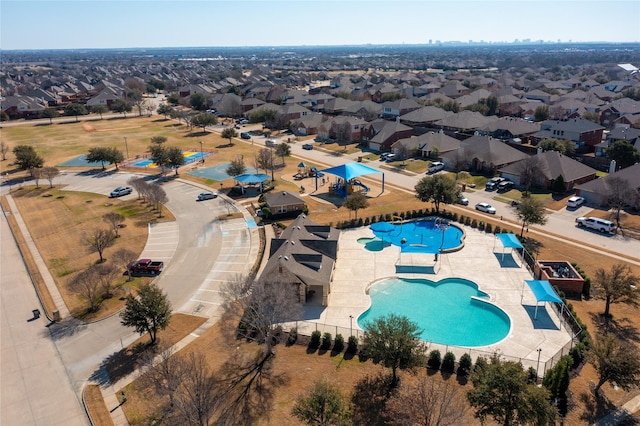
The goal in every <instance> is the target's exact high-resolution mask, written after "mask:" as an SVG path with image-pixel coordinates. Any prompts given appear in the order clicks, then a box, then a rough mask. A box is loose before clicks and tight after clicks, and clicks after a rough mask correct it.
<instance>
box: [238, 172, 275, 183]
mask: <svg viewBox="0 0 640 426" xmlns="http://www.w3.org/2000/svg"><path fill="white" fill-rule="evenodd" d="M233 179H234V180H236V181H238V182H240V183H260V182H264V181H266V180H269V179H271V176H269V175H265V174H264V173H255V174H247V175H240V176H236V177H234V178H233Z"/></svg>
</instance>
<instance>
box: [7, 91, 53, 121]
mask: <svg viewBox="0 0 640 426" xmlns="http://www.w3.org/2000/svg"><path fill="white" fill-rule="evenodd" d="M0 105H1V108H2V111H4V112H5V113H6V114H7V115H8V116H9V117H10V118H11V119H15V118H39V117H40V114H41V113H42V111H44V110H45V109H46V106H45V104H44V103H43V102H42V100H41V99H40V98H32V97H30V96H21V95H15V96H7V97H6V98H2V101H0Z"/></svg>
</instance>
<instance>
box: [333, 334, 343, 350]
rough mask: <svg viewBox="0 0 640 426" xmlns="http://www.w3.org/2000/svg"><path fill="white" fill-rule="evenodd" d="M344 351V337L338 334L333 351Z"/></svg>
mask: <svg viewBox="0 0 640 426" xmlns="http://www.w3.org/2000/svg"><path fill="white" fill-rule="evenodd" d="M343 350H344V337H342V334H336V338H335V340H334V341H333V351H334V352H338V353H339V352H342V351H343Z"/></svg>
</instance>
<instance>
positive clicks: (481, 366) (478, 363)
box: [473, 356, 489, 371]
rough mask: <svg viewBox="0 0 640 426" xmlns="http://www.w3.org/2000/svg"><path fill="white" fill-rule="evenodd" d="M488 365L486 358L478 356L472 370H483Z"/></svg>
mask: <svg viewBox="0 0 640 426" xmlns="http://www.w3.org/2000/svg"><path fill="white" fill-rule="evenodd" d="M488 365H489V364H488V363H487V360H486V359H484V358H483V357H481V356H479V357H478V358H476V365H474V367H473V371H479V370H485V369H486V368H487V366H488Z"/></svg>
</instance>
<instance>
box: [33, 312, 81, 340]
mask: <svg viewBox="0 0 640 426" xmlns="http://www.w3.org/2000/svg"><path fill="white" fill-rule="evenodd" d="M86 328H87V324H86V323H85V322H83V321H80V320H79V319H77V318H74V317H71V316H69V317H66V318H65V319H63V320H62V321H60V322H52V323H50V324H48V325H47V329H46V330H44V331H43V335H49V337H51V338H52V339H53V340H54V341H56V340H61V339H64V338H65V337H71V336H73V335H74V334H76V333H79V332H81V331H83V330H84V329H86Z"/></svg>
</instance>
